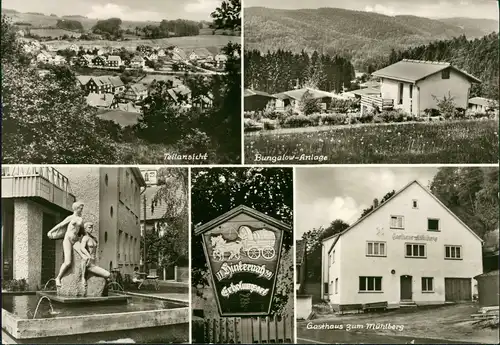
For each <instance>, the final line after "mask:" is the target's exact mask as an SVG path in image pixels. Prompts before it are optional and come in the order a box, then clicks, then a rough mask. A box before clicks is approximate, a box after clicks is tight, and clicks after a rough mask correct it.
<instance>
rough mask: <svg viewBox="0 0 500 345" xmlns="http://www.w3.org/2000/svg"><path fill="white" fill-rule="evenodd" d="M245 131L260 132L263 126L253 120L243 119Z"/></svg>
mask: <svg viewBox="0 0 500 345" xmlns="http://www.w3.org/2000/svg"><path fill="white" fill-rule="evenodd" d="M243 126H244V128H245V131H248V132H251V131H260V130H261V129H262V128H263V127H264V126H263V125H262V123H259V122H257V121H255V120H254V119H245V120H244V122H243Z"/></svg>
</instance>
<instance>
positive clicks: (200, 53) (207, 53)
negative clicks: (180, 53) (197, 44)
mask: <svg viewBox="0 0 500 345" xmlns="http://www.w3.org/2000/svg"><path fill="white" fill-rule="evenodd" d="M192 52H193V53H195V54H196V55H198V56H199V57H201V58H204V57H209V56H213V55H212V53H211V52H210V51H209V50H208V49H207V48H195V49H193V51H192Z"/></svg>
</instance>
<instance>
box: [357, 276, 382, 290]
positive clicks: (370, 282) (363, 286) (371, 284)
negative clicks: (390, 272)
mask: <svg viewBox="0 0 500 345" xmlns="http://www.w3.org/2000/svg"><path fill="white" fill-rule="evenodd" d="M359 291H360V292H381V291H382V277H359Z"/></svg>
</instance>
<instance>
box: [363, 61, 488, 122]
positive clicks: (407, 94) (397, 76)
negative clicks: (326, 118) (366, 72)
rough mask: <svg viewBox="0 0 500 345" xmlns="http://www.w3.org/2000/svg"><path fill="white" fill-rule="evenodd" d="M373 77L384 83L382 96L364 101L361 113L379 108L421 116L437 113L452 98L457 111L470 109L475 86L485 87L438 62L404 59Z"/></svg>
mask: <svg viewBox="0 0 500 345" xmlns="http://www.w3.org/2000/svg"><path fill="white" fill-rule="evenodd" d="M372 75H373V76H374V77H377V78H379V79H380V94H379V95H366V96H364V97H362V98H361V113H364V112H366V111H370V110H371V109H373V108H376V107H378V108H379V109H380V110H382V109H388V108H394V109H402V110H404V111H405V112H406V113H408V114H412V115H415V116H418V115H421V114H424V113H425V111H426V110H427V109H436V108H437V103H438V101H439V100H441V99H443V98H444V97H452V98H453V101H454V102H455V104H456V107H457V108H463V109H467V107H468V104H469V98H470V97H469V94H470V89H471V86H472V84H474V83H481V80H479V79H478V78H476V77H474V76H473V75H471V74H469V73H467V72H466V71H463V70H461V69H458V68H457V67H455V66H453V65H452V64H450V63H448V62H436V61H422V60H407V59H404V60H401V61H399V62H396V63H395V64H392V65H390V66H387V67H385V68H382V69H380V70H378V71H375V72H374V73H372Z"/></svg>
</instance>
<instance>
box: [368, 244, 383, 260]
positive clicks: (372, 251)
mask: <svg viewBox="0 0 500 345" xmlns="http://www.w3.org/2000/svg"><path fill="white" fill-rule="evenodd" d="M366 256H386V253H385V242H373V241H372V242H366Z"/></svg>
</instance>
